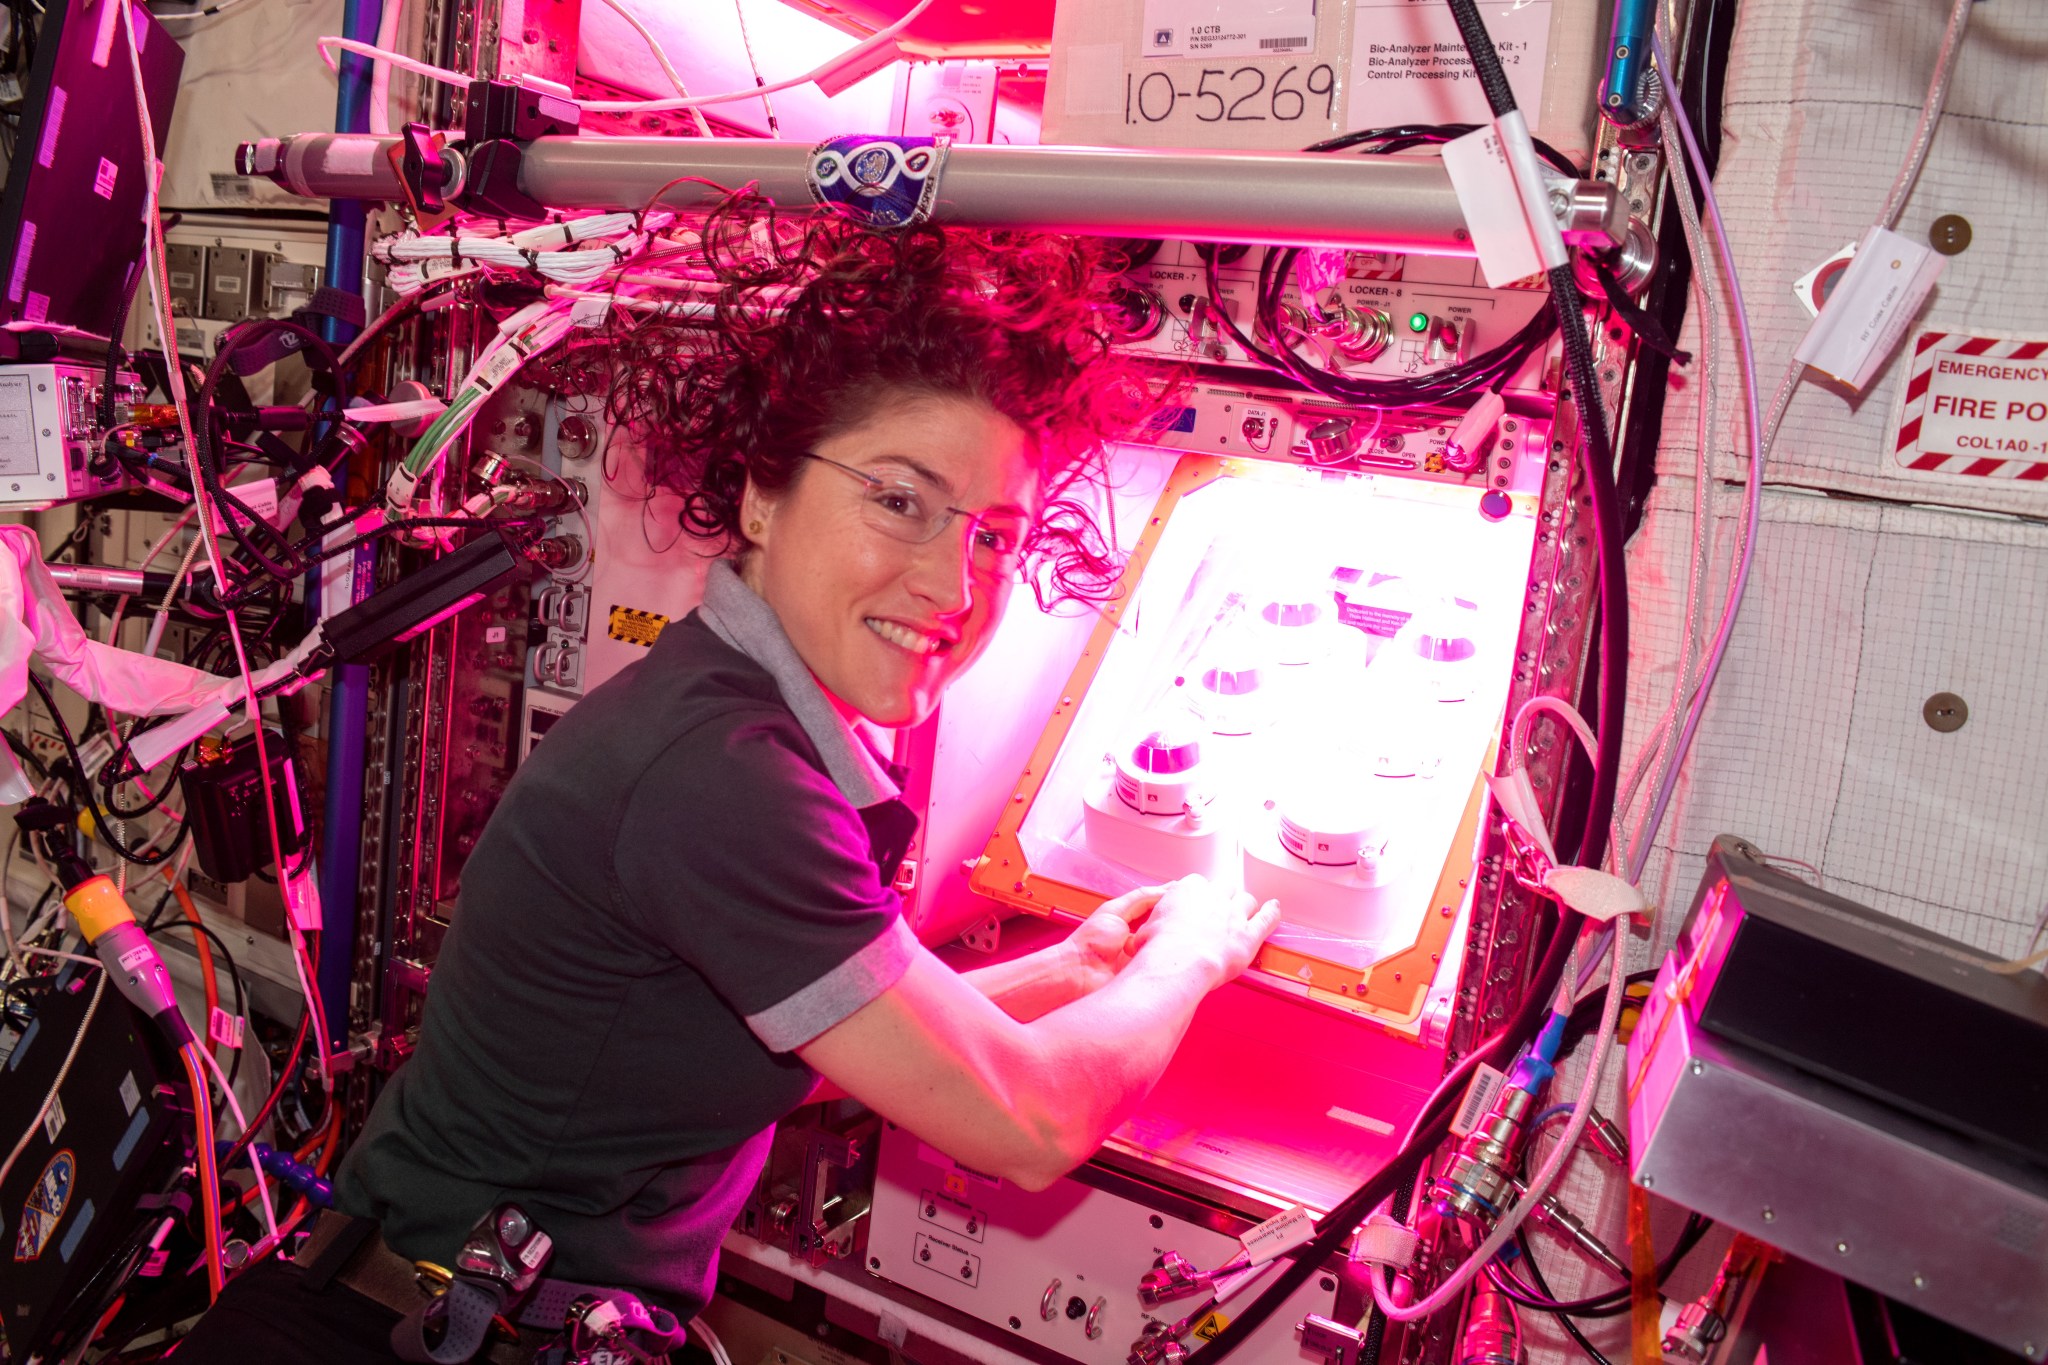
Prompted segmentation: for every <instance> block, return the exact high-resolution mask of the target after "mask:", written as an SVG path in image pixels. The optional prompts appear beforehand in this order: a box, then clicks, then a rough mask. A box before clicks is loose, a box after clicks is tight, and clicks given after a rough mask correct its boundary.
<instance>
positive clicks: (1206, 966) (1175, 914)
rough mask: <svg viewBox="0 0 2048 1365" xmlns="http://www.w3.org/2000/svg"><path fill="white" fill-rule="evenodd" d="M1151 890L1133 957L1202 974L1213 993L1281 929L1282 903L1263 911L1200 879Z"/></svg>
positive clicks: (1242, 897) (1269, 904) (1134, 938)
mask: <svg viewBox="0 0 2048 1365" xmlns="http://www.w3.org/2000/svg"><path fill="white" fill-rule="evenodd" d="M1148 890H1149V891H1150V892H1151V893H1152V899H1153V904H1152V907H1151V913H1150V914H1148V915H1147V916H1146V917H1145V922H1144V924H1143V925H1141V926H1140V927H1139V928H1138V930H1137V932H1136V933H1135V934H1134V935H1133V936H1132V940H1131V950H1132V955H1133V956H1136V955H1137V954H1138V953H1140V952H1143V953H1145V954H1147V956H1148V958H1150V957H1157V958H1158V959H1160V960H1161V961H1162V962H1163V963H1165V964H1168V965H1170V966H1171V967H1173V968H1174V969H1176V970H1192V971H1196V972H1201V973H1204V974H1206V975H1208V976H1209V978H1210V989H1212V990H1213V989H1214V988H1215V987H1217V986H1221V985H1223V984H1224V983H1225V982H1227V981H1232V980H1235V979H1236V978H1237V977H1238V975H1239V974H1240V973H1242V972H1243V971H1244V969H1245V968H1247V967H1249V966H1251V963H1252V959H1253V958H1255V957H1257V956H1258V953H1259V946H1260V945H1261V944H1263V943H1264V942H1265V941H1266V937H1267V935H1269V934H1271V933H1272V932H1273V930H1274V929H1275V928H1277V927H1278V926H1279V924H1280V903H1279V902H1278V901H1267V902H1266V903H1265V904H1264V905H1259V904H1257V903H1255V902H1254V901H1253V900H1252V898H1251V896H1250V895H1249V894H1247V893H1245V892H1243V891H1235V892H1232V891H1226V890H1224V889H1223V888H1222V887H1219V886H1212V885H1211V884H1210V883H1209V881H1208V879H1207V878H1205V877H1203V876H1201V875H1200V874H1195V875H1192V876H1187V877H1182V878H1181V879H1180V880H1179V881H1177V882H1175V883H1173V884H1172V885H1171V886H1165V887H1151V888H1148ZM1115 903H1116V902H1112V904H1115ZM1103 908H1104V909H1107V908H1108V907H1107V906H1105V907H1103Z"/></svg>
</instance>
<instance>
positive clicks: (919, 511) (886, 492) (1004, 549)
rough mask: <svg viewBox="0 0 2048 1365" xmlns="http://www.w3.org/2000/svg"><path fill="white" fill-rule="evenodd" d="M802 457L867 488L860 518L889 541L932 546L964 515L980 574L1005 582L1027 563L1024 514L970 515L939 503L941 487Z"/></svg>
mask: <svg viewBox="0 0 2048 1365" xmlns="http://www.w3.org/2000/svg"><path fill="white" fill-rule="evenodd" d="M804 458H805V459H807V460H816V461H817V462H818V463H819V464H824V465H830V466H832V468H834V469H836V470H838V471H839V472H840V473H842V474H846V475H848V476H850V477H852V478H856V479H859V480H860V481H861V483H863V484H864V485H866V489H865V491H864V492H863V493H862V495H861V520H862V521H863V522H865V523H866V524H867V525H869V526H870V527H872V528H874V529H875V530H877V531H880V532H881V533H882V534H883V535H885V536H887V537H889V538H890V539H891V540H900V541H902V542H903V543H904V544H906V545H928V544H930V543H931V542H932V541H934V540H937V539H938V538H939V537H940V536H941V535H942V534H944V533H945V530H946V528H947V527H948V526H950V525H952V524H953V518H955V517H965V518H967V524H968V526H969V527H970V528H971V533H970V535H969V539H968V546H969V551H970V553H971V554H972V556H973V563H974V568H975V571H976V572H977V573H981V574H985V575H989V576H992V577H998V578H1006V577H1008V576H1010V575H1011V574H1014V573H1015V572H1016V571H1017V568H1018V566H1019V565H1020V564H1022V563H1023V562H1024V541H1025V538H1026V537H1027V536H1029V535H1030V533H1031V519H1030V518H1029V517H1027V516H1025V515H1024V514H1023V513H1021V512H1010V511H989V512H970V511H968V510H967V509H965V508H963V507H950V506H947V505H946V504H945V503H942V502H940V501H939V491H938V489H936V488H934V487H933V486H932V485H931V484H930V483H929V482H928V481H926V480H923V479H919V478H916V477H914V476H912V475H908V474H900V475H893V476H892V475H881V474H870V473H869V472H868V471H866V470H864V469H855V468H854V467H853V466H852V465H846V464H841V463H839V461H837V460H828V459H826V458H825V457H824V456H823V455H812V454H808V453H806V454H805V456H804Z"/></svg>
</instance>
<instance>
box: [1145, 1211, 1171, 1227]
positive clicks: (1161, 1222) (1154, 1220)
mask: <svg viewBox="0 0 2048 1365" xmlns="http://www.w3.org/2000/svg"><path fill="white" fill-rule="evenodd" d="M1146 1221H1148V1222H1149V1223H1151V1224H1152V1226H1153V1227H1154V1228H1163V1227H1165V1226H1166V1220H1165V1219H1164V1218H1161V1217H1160V1216H1159V1215H1158V1214H1156V1213H1155V1214H1153V1215H1152V1216H1151V1218H1149V1219H1147V1220H1146Z"/></svg>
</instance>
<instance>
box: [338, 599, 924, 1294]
mask: <svg viewBox="0 0 2048 1365" xmlns="http://www.w3.org/2000/svg"><path fill="white" fill-rule="evenodd" d="M896 798H897V792H896V789H895V786H894V784H893V783H892V782H891V781H890V779H889V777H888V776H887V774H886V773H884V772H883V771H881V769H880V766H879V765H878V764H877V763H876V762H875V760H874V759H873V757H872V756H871V755H870V754H868V752H867V751H866V749H865V748H864V747H863V746H862V745H861V744H860V743H859V741H858V740H857V739H856V738H855V737H854V736H853V735H852V734H851V732H850V731H849V730H848V729H847V727H846V726H845V724H844V722H842V721H841V720H840V719H839V717H838V716H837V714H836V713H835V712H833V711H832V709H831V707H830V705H829V704H828V703H827V702H826V699H825V697H824V694H823V693H822V692H821V691H820V690H819V689H818V686H817V684H816V682H815V681H814V680H813V679H812V678H811V676H810V674H809V672H808V670H806V669H805V668H804V667H803V664H802V662H801V661H800V660H798V658H797V656H796V653H795V651H794V650H793V649H792V648H791V646H790V644H789V641H788V638H787V637H786V636H785V635H784V634H783V632H782V630H781V627H780V625H779V624H778V623H777V621H776V619H775V616H774V613H773V612H772V611H770V609H769V608H768V606H767V605H766V604H765V603H764V602H762V601H761V599H760V598H759V597H757V596H755V595H754V593H753V592H752V591H751V590H749V589H748V588H747V587H745V586H744V585H743V584H742V583H741V582H740V580H739V578H738V576H737V575H736V574H734V573H733V572H732V571H731V569H730V568H728V567H727V566H725V565H724V564H717V565H714V566H713V569H712V574H711V577H710V581H709V582H708V583H707V585H706V589H705V598H704V606H703V607H702V608H700V609H699V610H698V611H697V612H694V613H692V614H691V615H690V616H689V617H688V618H686V619H684V620H682V621H680V622H678V623H677V624H675V625H672V626H670V627H669V628H668V629H667V630H665V631H664V632H663V633H662V635H661V637H660V638H659V639H658V640H657V641H656V642H655V644H654V646H653V648H652V649H651V650H650V651H649V652H648V655H647V657H646V658H645V659H643V660H641V661H639V662H638V663H635V664H634V665H632V666H631V667H629V668H627V669H626V670H625V671H624V672H623V673H621V674H620V675H619V676H618V677H616V678H614V679H613V680H611V681H610V682H608V683H606V684H605V685H604V686H602V687H600V688H598V689H596V690H595V691H594V692H592V693H591V695H590V696H588V697H586V698H585V699H584V700H583V701H582V702H580V703H579V704H578V705H577V706H576V707H575V708H574V709H573V710H572V711H570V712H569V714H568V715H567V716H565V717H564V718H563V719H562V720H561V721H560V722H558V723H557V724H556V725H555V727H554V728H553V729H552V730H550V731H549V732H548V737H547V740H546V742H544V743H543V744H541V745H540V746H539V747H538V748H536V749H535V750H534V752H533V754H532V755H531V756H530V757H529V758H528V759H527V761H526V762H525V763H523V764H521V765H520V768H519V771H518V773H517V775H516V776H515V777H514V779H513V781H512V783H511V786H510V787H509V788H508V789H507V791H506V793H505V797H504V800H503V801H502V802H501V803H500V804H499V806H498V809H497V812H496V813H495V814H494V815H493V816H492V817H491V820H490V823H489V824H488V825H487V826H486V827H485V829H484V832H483V835H482V837H481V838H480V839H479V840H478V842H477V846H476V850H475V853H474V854H473V855H472V856H471V858H470V860H469V863H468V865H467V867H466V869H465V871H464V873H463V886H462V894H461V904H460V907H459V909H458V911H457V913H456V915H455V918H454V921H453V926H452V928H451V929H450V931H449V934H448V938H447V941H446V943H445V945H444V946H443V948H442V950H441V956H440V959H439V961H438V962H437V963H436V965H435V968H434V977H433V984H432V988H431V989H430V991H429V992H428V997H427V1006H426V1014H425V1018H424V1021H423V1023H422V1026H421V1029H420V1038H419V1047H418V1050H417V1051H416V1052H415V1053H414V1055H413V1057H412V1058H411V1059H410V1060H409V1061H408V1062H407V1063H406V1064H405V1066H404V1067H403V1068H402V1069H401V1070H400V1071H399V1072H398V1073H397V1074H396V1075H395V1076H394V1077H392V1079H391V1081H390V1082H389V1084H387V1085H386V1087H385V1089H384V1092H383V1094H382V1095H381V1096H380V1097H379V1099H378V1101H377V1105H376V1108H375V1109H374V1111H373V1112H372V1113H371V1115H370V1119H369V1124H368V1126H367V1127H366V1128H365V1130H364V1132H363V1136H362V1138H361V1139H360V1140H359V1141H358V1142H357V1144H356V1145H355V1147H354V1148H353V1149H352V1150H351V1151H350V1153H349V1155H348V1158H347V1160H346V1161H345V1162H344V1163H343V1166H342V1170H341V1175H340V1178H339V1181H338V1195H339V1199H338V1202H339V1204H340V1206H341V1208H342V1209H343V1210H344V1211H346V1212H349V1213H352V1214H357V1215H363V1216H370V1217H374V1218H377V1219H378V1220H380V1221H381V1222H382V1224H383V1231H384V1236H385V1238H386V1240H387V1241H388V1242H389V1243H390V1245H391V1246H392V1247H393V1248H394V1249H396V1250H397V1251H399V1252H401V1253H402V1254H404V1255H406V1256H409V1257H413V1258H415V1259H423V1260H431V1261H435V1262H438V1263H440V1264H442V1265H447V1264H450V1263H451V1260H452V1258H453V1256H454V1254H455V1251H456V1248H457V1247H458V1246H459V1245H460V1244H461V1242H462V1240H463V1238H464V1237H465V1236H466V1235H467V1233H468V1231H469V1229H470V1227H471V1226H472V1225H473V1224H474V1223H475V1222H476V1220H477V1219H478V1218H479V1217H481V1216H482V1215H483V1214H484V1213H485V1212H487V1211H488V1210H489V1209H490V1208H491V1206H492V1205H493V1204H496V1203H497V1202H499V1201H501V1200H506V1199H510V1200H515V1201H517V1202H518V1203H519V1204H521V1205H522V1206H524V1207H525V1209H526V1210H527V1212H528V1213H530V1214H531V1215H532V1216H533V1217H534V1219H535V1221H536V1222H538V1223H539V1225H540V1226H541V1227H542V1228H543V1229H545V1230H546V1231H547V1232H548V1233H549V1234H550V1235H552V1236H553V1237H554V1239H555V1254H554V1261H553V1264H552V1265H551V1267H550V1270H549V1273H550V1274H551V1275H555V1276H558V1277H561V1278H565V1279H572V1280H581V1281H585V1282H589V1283H598V1284H611V1285H624V1286H630V1287H633V1288H636V1289H641V1290H644V1291H647V1292H650V1293H652V1294H653V1295H655V1296H656V1297H658V1298H660V1299H661V1300H663V1301H664V1302H666V1303H667V1304H668V1305H669V1306H670V1307H672V1308H673V1309H674V1310H675V1311H676V1312H677V1313H678V1314H680V1315H682V1316H683V1317H684V1318H685V1319H687V1318H688V1317H689V1315H690V1314H692V1313H694V1312H695V1311H696V1309H697V1308H698V1307H700V1306H701V1305H702V1304H703V1302H704V1301H705V1299H707V1298H708V1297H709V1295H710V1293H711V1287H712V1284H713V1281H714V1278H715V1274H716V1267H717V1260H718V1243H719V1239H720V1238H721V1237H722V1236H723V1235H724V1233H725V1230H726V1228H727V1227H729V1226H730V1225H731V1223H732V1221H733V1218H734V1217H735V1215H736V1214H737V1213H738V1211H739V1209H740V1207H741V1205H742V1204H743V1203H744V1202H745V1200H746V1198H747V1196H748V1194H749V1192H750V1191H751V1190H752V1188H753V1185H754V1182H755V1178H756V1176H757V1175H758V1174H759V1173H760V1170H761V1165H762V1163H763V1161H764V1160H765V1159H766V1157H767V1152H768V1146H769V1142H770V1139H771V1137H772V1135H773V1125H774V1123H775V1121H776V1120H777V1119H778V1118H781V1117H782V1116H783V1115H785V1114H787V1113H788V1112H789V1111H790V1110H791V1109H793V1108H794V1107H796V1106H797V1105H798V1104H800V1103H801V1102H802V1101H803V1099H804V1097H805V1096H806V1095H807V1094H808V1093H809V1092H810V1090H811V1088H812V1085H813V1083H814V1081H815V1080H816V1076H815V1074H814V1073H813V1072H812V1071H811V1070H810V1069H809V1068H808V1067H806V1066H805V1065H804V1064H803V1063H802V1062H801V1061H800V1060H799V1059H798V1058H797V1057H796V1056H794V1055H793V1051H792V1050H793V1049H795V1048H797V1047H799V1046H801V1045H802V1044H804V1043H806V1042H809V1041H810V1040H811V1039H813V1038H815V1037H817V1036H818V1035H819V1034H820V1033H823V1032H824V1031H825V1030H826V1029H829V1028H831V1027H832V1026H833V1025H834V1024H836V1023H838V1022H839V1021H840V1020H842V1019H844V1018H846V1017H847V1016H848V1015H850V1014H852V1013H853V1012H854V1011H855V1010H857V1009H859V1008H860V1007H861V1006H862V1005H865V1004H867V1003H868V1002H869V1001H870V1000H873V999H874V998H875V997H876V996H878V995H880V994H881V993H882V992H883V991H885V990H887V989H888V988H889V987H890V986H892V985H894V984H895V982H896V980H897V979H898V978H899V977H900V976H901V975H902V974H903V971H904V969H905V968H906V967H907V966H908V964H909V961H910V957H911V954H912V952H913V951H914V950H915V946H916V945H915V941H914V939H913V938H912V937H911V935H910V932H909V930H908V928H907V927H906V926H905V925H904V923H903V921H902V917H901V913H900V905H899V901H898V898H897V896H896V894H895V893H894V892H893V891H891V890H890V889H889V885H888V883H889V880H890V878H891V877H892V876H893V875H894V869H895V865H896V863H897V861H898V860H900V858H901V857H902V854H903V850H904V848H905V846H906V845H907V843H908V841H909V837H910V834H911V831H912V830H913V829H914V827H915V823H916V822H915V820H914V819H913V818H912V817H911V816H910V814H909V811H908V810H907V809H906V808H905V807H904V806H903V804H902V802H901V801H900V800H898V799H896Z"/></svg>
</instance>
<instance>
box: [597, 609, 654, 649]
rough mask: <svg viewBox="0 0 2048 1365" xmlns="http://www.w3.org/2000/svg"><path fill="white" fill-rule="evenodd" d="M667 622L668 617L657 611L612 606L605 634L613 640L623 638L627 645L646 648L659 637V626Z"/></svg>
mask: <svg viewBox="0 0 2048 1365" xmlns="http://www.w3.org/2000/svg"><path fill="white" fill-rule="evenodd" d="M667 624H668V618H667V617H666V616H663V615H662V614H661V613H660V612H658V611H642V610H640V609H639V608H638V607H613V608H612V615H611V621H610V623H609V624H608V625H607V626H606V628H605V634H607V635H609V636H611V637H612V638H613V639H614V640H624V641H625V642H626V643H627V644H629V645H638V646H640V647H641V648H642V649H646V648H648V647H649V646H650V645H652V644H653V643H654V642H655V641H656V640H658V639H660V638H661V628H662V627H663V626H665V625H667Z"/></svg>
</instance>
